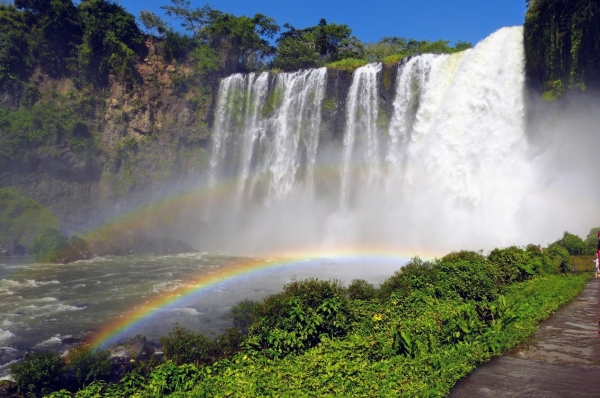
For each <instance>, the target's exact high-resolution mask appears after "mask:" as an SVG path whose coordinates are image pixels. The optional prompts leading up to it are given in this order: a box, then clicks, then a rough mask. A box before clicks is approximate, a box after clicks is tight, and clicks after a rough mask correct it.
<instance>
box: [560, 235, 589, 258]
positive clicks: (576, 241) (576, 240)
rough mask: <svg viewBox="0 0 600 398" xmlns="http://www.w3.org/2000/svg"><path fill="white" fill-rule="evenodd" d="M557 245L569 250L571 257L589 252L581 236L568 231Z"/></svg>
mask: <svg viewBox="0 0 600 398" xmlns="http://www.w3.org/2000/svg"><path fill="white" fill-rule="evenodd" d="M556 243H557V244H559V245H561V246H562V247H564V248H565V249H567V251H568V252H569V254H570V255H581V254H585V253H586V251H587V250H586V245H585V243H584V242H583V240H582V239H581V238H580V237H579V236H577V235H574V234H572V233H570V232H567V231H565V233H564V234H563V237H562V238H561V239H559V240H558V241H556Z"/></svg>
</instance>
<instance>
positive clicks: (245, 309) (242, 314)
mask: <svg viewBox="0 0 600 398" xmlns="http://www.w3.org/2000/svg"><path fill="white" fill-rule="evenodd" d="M257 305H258V303H257V302H256V301H252V300H248V299H246V300H243V301H240V302H239V303H237V304H236V305H234V306H233V307H231V309H230V310H229V316H230V317H232V318H233V325H234V326H235V327H236V328H238V329H239V330H240V332H241V333H243V334H248V327H249V326H250V325H251V324H252V323H253V322H254V320H255V311H256V306H257Z"/></svg>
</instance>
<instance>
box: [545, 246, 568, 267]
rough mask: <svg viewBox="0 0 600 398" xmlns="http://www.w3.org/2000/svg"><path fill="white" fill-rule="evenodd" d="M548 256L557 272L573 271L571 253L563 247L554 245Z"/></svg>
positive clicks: (550, 248)
mask: <svg viewBox="0 0 600 398" xmlns="http://www.w3.org/2000/svg"><path fill="white" fill-rule="evenodd" d="M548 256H549V257H550V259H551V261H552V265H553V267H554V269H555V271H557V272H562V273H565V272H569V271H571V268H572V267H571V257H570V256H569V252H568V251H567V249H565V248H564V247H563V246H562V245H559V244H557V243H553V244H551V245H550V247H549V248H548Z"/></svg>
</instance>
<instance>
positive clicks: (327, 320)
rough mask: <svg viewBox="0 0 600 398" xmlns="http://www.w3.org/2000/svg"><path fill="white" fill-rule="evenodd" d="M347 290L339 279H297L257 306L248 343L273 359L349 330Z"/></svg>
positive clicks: (342, 334) (296, 351)
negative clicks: (322, 338)
mask: <svg viewBox="0 0 600 398" xmlns="http://www.w3.org/2000/svg"><path fill="white" fill-rule="evenodd" d="M346 293H347V292H346V289H345V288H344V287H343V286H342V284H341V282H340V281H338V280H333V281H321V280H318V279H315V278H310V279H306V280H303V281H297V280H294V281H292V282H291V283H289V284H287V285H286V286H284V288H283V292H281V293H279V294H274V295H271V296H268V297H266V298H265V299H264V301H263V302H262V303H260V304H259V305H258V306H257V311H256V315H257V321H256V323H255V324H253V325H252V326H251V327H250V331H249V335H248V339H247V340H246V342H247V343H248V344H247V346H252V347H254V348H256V349H259V350H261V349H262V350H264V353H265V354H266V355H267V356H269V357H272V358H278V357H283V356H285V355H288V354H290V353H299V352H303V351H305V350H306V349H308V348H310V347H313V346H315V345H316V344H318V343H319V341H321V337H322V336H329V337H331V338H333V337H340V336H344V335H346V333H348V331H349V328H350V324H351V319H350V310H349V307H348V299H347V298H346Z"/></svg>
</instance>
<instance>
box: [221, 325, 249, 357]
mask: <svg viewBox="0 0 600 398" xmlns="http://www.w3.org/2000/svg"><path fill="white" fill-rule="evenodd" d="M243 341H244V335H243V334H242V333H241V332H240V330H239V329H238V328H227V329H225V332H224V333H223V334H222V335H220V336H219V337H217V348H218V349H217V351H218V355H219V356H220V357H224V358H229V357H232V356H233V355H234V354H235V353H236V352H238V351H239V350H240V346H241V344H242V342H243Z"/></svg>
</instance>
